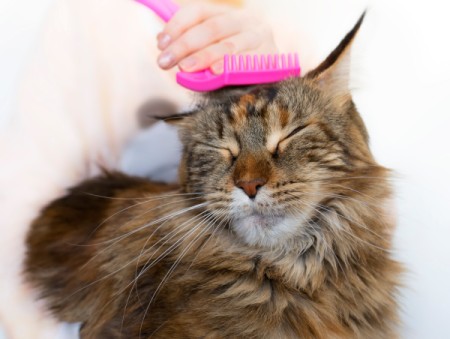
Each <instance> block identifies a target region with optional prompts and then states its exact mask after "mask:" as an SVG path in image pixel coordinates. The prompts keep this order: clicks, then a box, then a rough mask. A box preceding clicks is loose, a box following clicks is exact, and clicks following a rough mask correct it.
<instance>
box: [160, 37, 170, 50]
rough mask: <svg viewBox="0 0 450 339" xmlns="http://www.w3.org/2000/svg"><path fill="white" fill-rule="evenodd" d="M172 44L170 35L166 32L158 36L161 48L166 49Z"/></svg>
mask: <svg viewBox="0 0 450 339" xmlns="http://www.w3.org/2000/svg"><path fill="white" fill-rule="evenodd" d="M169 44H170V36H169V35H168V34H166V33H162V34H161V35H160V36H159V37H158V48H159V49H164V48H166V47H167V46H169Z"/></svg>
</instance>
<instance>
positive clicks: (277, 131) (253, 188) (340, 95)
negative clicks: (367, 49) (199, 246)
mask: <svg viewBox="0 0 450 339" xmlns="http://www.w3.org/2000/svg"><path fill="white" fill-rule="evenodd" d="M362 20H363V17H361V19H360V20H359V21H358V23H357V24H356V25H355V27H354V28H353V29H352V30H351V31H350V32H349V33H348V34H347V36H346V37H345V38H344V39H343V40H342V42H341V43H340V44H339V46H338V47H337V48H336V49H335V50H334V51H333V52H332V53H331V54H330V55H329V56H328V58H327V59H326V60H325V61H324V62H323V63H322V64H321V65H320V66H319V67H317V68H316V69H315V70H313V71H312V72H310V73H308V74H307V75H306V76H304V77H302V78H294V79H290V80H287V81H284V82H280V83H277V84H272V85H264V86H256V87H252V88H247V89H245V90H242V89H240V90H237V91H236V90H233V89H228V90H227V89H225V90H222V91H221V92H217V93H212V94H211V95H209V96H208V97H207V98H206V99H205V101H204V102H202V103H201V104H200V105H199V107H198V109H197V110H196V111H195V112H194V113H193V114H192V115H190V116H188V117H185V118H183V121H182V123H181V131H180V134H181V139H182V143H183V146H184V152H183V160H182V165H181V169H180V176H181V183H182V185H183V187H184V189H185V190H186V191H187V192H191V193H202V194H203V196H204V199H205V200H206V202H209V207H208V209H209V210H210V211H211V212H212V213H213V214H214V215H220V216H221V217H222V220H228V221H229V224H228V225H229V227H230V228H231V229H232V231H233V232H234V233H235V234H236V235H237V236H238V238H240V239H241V240H243V241H244V242H246V243H247V244H250V245H256V246H277V245H278V244H282V243H283V242H285V241H286V240H287V239H292V238H295V237H297V236H300V237H301V236H302V235H304V234H305V232H306V233H307V232H310V231H311V230H310V229H309V228H310V227H312V226H311V225H312V222H313V221H314V218H320V213H325V209H326V207H327V206H329V205H330V204H331V203H332V202H333V200H334V199H335V198H336V199H337V198H339V197H341V196H345V195H346V194H347V193H349V191H348V190H360V189H361V187H356V186H357V185H360V184H361V181H357V180H356V183H352V181H350V183H349V182H346V183H345V187H346V189H342V188H339V186H342V185H344V184H343V181H340V182H339V179H341V178H343V180H345V179H346V178H351V177H357V176H368V175H370V174H368V173H372V172H371V171H373V170H375V169H377V168H378V167H377V166H376V164H375V162H374V160H373V158H372V155H371V153H370V150H369V147H368V137H367V133H366V129H365V127H364V124H363V122H362V120H361V118H360V116H359V114H358V112H357V110H356V108H355V105H354V104H353V101H352V98H351V95H350V92H349V88H348V83H349V62H350V45H351V43H352V41H353V39H354V37H355V35H356V33H357V31H358V29H359V27H360V25H361V23H362ZM352 185H356V186H352Z"/></svg>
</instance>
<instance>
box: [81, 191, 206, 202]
mask: <svg viewBox="0 0 450 339" xmlns="http://www.w3.org/2000/svg"><path fill="white" fill-rule="evenodd" d="M82 193H83V194H85V195H89V196H92V197H96V198H102V199H108V200H124V201H128V200H146V201H148V202H150V201H156V200H162V199H167V198H173V197H178V196H192V195H202V193H174V194H158V196H152V195H149V196H147V197H131V198H121V197H108V196H106V195H99V194H94V193H89V192H82ZM154 194H155V193H154Z"/></svg>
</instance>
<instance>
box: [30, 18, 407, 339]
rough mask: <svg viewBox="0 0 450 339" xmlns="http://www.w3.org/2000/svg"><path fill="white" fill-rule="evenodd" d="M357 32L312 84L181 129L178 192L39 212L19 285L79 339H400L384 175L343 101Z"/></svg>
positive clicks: (75, 192) (214, 109)
mask: <svg viewBox="0 0 450 339" xmlns="http://www.w3.org/2000/svg"><path fill="white" fill-rule="evenodd" d="M361 22H362V18H361V20H360V21H359V22H358V24H357V25H356V26H355V27H354V28H353V30H352V31H351V32H350V33H349V34H348V35H347V36H346V37H345V38H344V40H343V41H342V42H341V44H340V45H339V46H338V47H337V48H336V50H335V51H333V53H332V54H331V55H330V56H329V57H328V58H327V59H326V60H325V61H324V62H323V63H322V64H321V65H320V66H319V67H318V68H317V69H316V70H314V71H313V72H311V73H309V74H308V75H307V76H305V77H303V78H298V79H291V80H287V81H285V82H282V83H278V84H273V85H267V86H256V87H253V88H248V89H238V90H223V91H221V92H218V93H215V94H212V95H211V96H209V97H208V98H207V99H206V100H205V101H204V102H203V103H201V104H200V105H199V107H198V109H197V110H196V111H195V112H193V113H192V114H191V115H189V116H185V117H183V118H180V119H179V120H180V121H179V125H180V135H181V139H182V142H183V145H184V152H183V159H182V162H181V166H180V187H179V188H178V189H177V188H176V187H173V186H169V185H163V184H157V183H151V182H148V181H146V180H144V179H138V178H131V177H127V176H124V175H121V174H114V173H113V174H105V175H104V176H102V177H99V178H94V179H92V180H89V181H86V182H84V183H82V184H80V185H79V186H77V187H75V188H73V189H72V190H70V192H69V193H68V194H67V195H66V196H65V197H63V198H61V199H59V200H57V201H54V202H53V203H51V204H50V205H49V206H48V207H47V208H45V209H44V210H43V212H42V214H41V216H40V217H39V218H38V219H37V220H36V221H35V222H34V224H33V225H32V229H31V231H30V233H29V236H28V256H27V260H26V276H27V278H28V280H29V281H31V282H32V283H33V284H34V285H35V286H36V287H37V288H38V289H39V290H40V292H41V296H42V297H43V298H45V299H46V300H47V302H48V305H49V308H50V310H51V311H52V312H53V313H54V314H55V315H56V316H57V317H58V318H59V319H61V320H63V321H68V322H82V323H83V325H82V328H81V335H82V337H83V338H116V337H123V338H138V337H143V338H148V337H152V338H383V339H384V338H393V337H395V336H396V326H397V303H396V294H397V289H398V286H399V280H398V279H399V273H400V272H401V266H400V265H399V264H398V263H397V262H395V261H394V260H393V259H392V258H391V254H390V249H391V236H392V231H393V228H394V225H393V222H392V218H390V217H389V215H387V207H388V204H389V199H390V197H391V189H390V185H389V171H388V170H386V169H385V168H383V167H381V166H379V165H378V164H377V163H376V162H375V160H374V159H373V157H372V155H371V153H370V150H369V147H368V136H367V133H366V129H365V127H364V124H363V122H362V120H361V118H360V116H359V114H358V112H357V110H356V108H355V105H354V104H353V102H352V99H351V95H350V93H349V91H348V67H347V66H348V62H349V48H350V45H351V42H352V41H353V38H354V36H355V34H356V33H357V31H358V29H359V26H360V25H361ZM175 120H176V119H175Z"/></svg>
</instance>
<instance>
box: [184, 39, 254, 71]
mask: <svg viewBox="0 0 450 339" xmlns="http://www.w3.org/2000/svg"><path fill="white" fill-rule="evenodd" d="M261 42H262V40H261V39H260V38H259V36H258V33H256V32H254V31H245V32H243V33H239V34H236V35H233V36H231V37H228V38H226V39H224V40H222V41H220V42H218V43H216V44H213V45H211V46H208V47H207V48H205V49H203V50H201V51H199V52H197V53H195V54H193V55H190V56H188V57H187V58H185V59H183V60H181V62H180V67H181V69H182V70H183V71H187V72H196V71H199V70H204V69H208V68H211V69H212V71H213V73H215V74H220V73H222V72H223V57H224V55H225V54H238V53H243V52H252V51H256V50H258V48H259V47H261Z"/></svg>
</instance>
